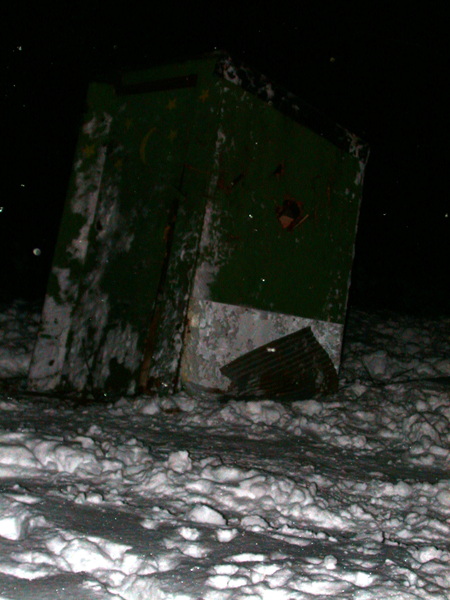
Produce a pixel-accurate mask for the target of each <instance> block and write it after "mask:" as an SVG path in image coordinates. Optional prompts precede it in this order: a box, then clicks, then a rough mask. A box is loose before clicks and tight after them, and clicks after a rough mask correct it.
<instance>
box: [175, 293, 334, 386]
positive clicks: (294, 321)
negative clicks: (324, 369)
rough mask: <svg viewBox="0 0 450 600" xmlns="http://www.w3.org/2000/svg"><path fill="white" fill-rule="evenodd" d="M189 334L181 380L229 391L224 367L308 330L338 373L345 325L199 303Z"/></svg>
mask: <svg viewBox="0 0 450 600" xmlns="http://www.w3.org/2000/svg"><path fill="white" fill-rule="evenodd" d="M188 323H189V325H188V327H189V333H188V335H187V338H186V340H185V350H184V352H183V357H182V366H181V380H182V383H184V384H194V385H196V386H201V387H204V388H216V389H219V390H223V391H225V390H226V389H227V387H228V385H229V383H230V381H229V379H228V378H227V377H224V376H223V375H222V374H221V373H220V368H221V367H223V366H224V365H226V364H227V363H229V362H230V361H232V360H234V359H235V358H237V357H238V356H242V355H243V354H245V353H247V352H250V351H251V350H254V349H255V348H258V347H259V346H262V345H264V344H267V343H269V342H272V341H274V340H277V339H278V338H280V337H283V336H285V335H288V334H289V333H294V332H295V331H298V330H300V329H302V328H303V327H308V326H309V327H311V329H312V331H313V333H314V335H315V337H316V338H317V340H318V342H319V343H320V344H321V346H322V347H323V348H324V349H325V350H326V352H327V353H328V355H329V356H330V358H331V360H332V362H333V364H334V366H335V367H336V369H337V370H338V368H339V361H340V353H341V343H342V336H343V329H344V326H343V325H340V324H338V323H326V322H324V321H316V320H313V319H304V318H302V317H296V316H292V315H283V314H280V313H274V312H269V311H263V310H256V309H252V308H245V307H242V306H233V305H231V304H222V303H219V302H211V301H209V300H204V299H193V300H192V302H191V305H190V309H189V313H188Z"/></svg>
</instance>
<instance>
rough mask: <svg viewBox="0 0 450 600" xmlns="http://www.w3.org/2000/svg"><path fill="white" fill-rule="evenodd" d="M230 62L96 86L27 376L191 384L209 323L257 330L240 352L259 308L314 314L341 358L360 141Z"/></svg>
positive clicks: (287, 319) (289, 319)
mask: <svg viewBox="0 0 450 600" xmlns="http://www.w3.org/2000/svg"><path fill="white" fill-rule="evenodd" d="M233 69H234V67H233V66H232V63H231V62H229V61H228V59H224V56H222V55H213V56H209V57H206V58H203V59H198V60H195V61H186V62H182V63H179V64H175V65H163V66H160V67H157V68H155V69H152V70H150V71H143V72H139V73H129V74H127V75H126V76H124V77H123V78H122V80H121V82H120V84H118V85H115V86H114V85H112V84H107V83H96V84H92V86H91V87H90V89H89V93H88V112H87V115H86V118H85V122H84V125H83V127H82V129H81V132H80V138H79V143H78V146H77V152H76V157H75V161H74V169H73V174H72V178H71V182H70V185H69V192H68V197H67V201H66V205H65V210H64V215H63V220H62V226H61V230H60V235H59V238H58V244H57V248H56V252H55V258H54V263H53V269H52V273H51V276H50V279H49V284H48V291H47V297H46V302H45V305H44V310H43V320H42V328H41V332H40V335H39V339H38V343H37V345H36V350H35V353H34V356H33V360H32V365H31V370H30V377H29V386H30V387H31V388H33V389H40V390H55V389H64V390H77V391H82V390H89V388H91V391H96V392H97V391H102V390H107V391H110V390H111V391H115V392H118V393H120V392H127V393H132V392H134V391H137V390H138V387H139V386H141V387H143V388H147V389H157V390H159V391H164V390H166V391H172V390H174V389H176V388H177V387H179V386H180V385H185V384H186V383H188V382H192V381H193V382H194V383H196V382H195V381H194V380H195V374H194V371H195V369H193V367H192V365H189V364H188V362H189V356H191V357H193V356H194V355H195V354H196V348H198V347H200V346H198V345H199V344H200V345H201V347H202V350H201V353H202V356H204V357H206V356H207V354H208V347H210V348H212V347H213V346H208V344H207V343H206V341H205V340H207V339H208V336H209V335H215V334H214V332H219V330H220V332H221V335H223V336H224V341H223V343H222V342H221V343H222V346H223V348H225V347H226V345H227V344H228V345H230V347H229V348H228V350H224V352H223V356H224V357H225V356H227V357H228V358H229V357H230V356H235V351H237V347H236V348H234V349H233V339H232V338H231V337H230V336H229V335H228V334H227V331H228V332H229V331H230V329H229V326H227V324H226V323H221V324H219V321H221V320H222V319H224V318H227V319H229V320H230V319H231V320H230V323H231V321H233V322H235V323H236V324H239V323H240V324H241V326H242V327H244V329H245V331H246V333H245V335H243V336H242V335H241V336H240V337H239V339H240V341H239V348H240V350H239V351H243V350H244V349H245V348H246V347H248V348H250V347H254V345H255V343H256V340H257V339H259V338H258V335H257V334H255V332H253V333H252V328H254V327H253V326H254V325H255V326H256V325H257V323H258V322H261V321H264V320H265V319H266V320H267V319H268V320H269V321H270V322H271V323H274V324H276V326H275V325H273V326H271V327H269V329H267V335H275V332H279V333H280V335H281V334H285V333H289V332H291V331H292V329H293V328H295V327H299V326H301V325H302V324H303V323H304V322H306V321H307V323H308V325H311V326H312V329H313V331H315V335H316V336H317V335H318V336H319V337H320V339H321V340H322V342H323V343H324V345H325V346H327V344H328V342H326V341H325V340H326V339H327V336H328V338H329V339H330V340H331V342H330V343H329V344H328V346H329V349H328V350H327V351H328V352H329V354H330V356H332V357H334V358H333V360H334V361H335V364H336V357H338V355H339V349H340V342H341V338H342V325H343V322H344V318H345V310H346V302H347V294H348V285H349V275H350V270H351V263H352V258H353V246H354V238H355V234H356V226H357V218H358V211H359V202H360V198H361V190H362V175H363V172H364V166H365V161H366V159H367V152H366V146H364V145H363V144H362V143H361V142H360V141H359V140H358V139H357V138H355V137H354V136H351V134H349V133H348V132H346V131H345V130H342V129H340V128H337V126H333V127H332V126H329V125H327V127H325V129H324V131H326V132H327V135H326V136H324V135H323V133H322V132H320V133H317V131H315V130H314V128H312V129H311V128H308V126H307V124H305V120H306V121H307V120H308V119H310V118H311V113H310V112H308V111H304V110H303V109H302V106H301V103H300V102H297V100H296V99H294V98H293V97H291V96H289V95H286V96H283V95H282V94H281V96H280V95H279V94H278V92H277V90H276V89H275V87H274V86H272V84H269V83H268V82H266V81H265V80H264V79H258V78H254V79H251V76H250V75H249V72H248V71H245V72H244V71H243V70H242V69H234V70H233ZM244 75H245V77H246V78H247V79H246V80H245V81H244V79H245V78H244ZM277 94H278V96H277ZM220 307H227V308H226V310H225V309H222V308H220ZM233 307H234V308H233ZM206 309H207V310H208V311H209V313H208V314H209V317H208V318H209V323H210V325H209V331H207V332H206V333H205V332H204V331H203V330H198V331H197V330H196V334H195V336H194V337H192V331H193V330H194V329H195V326H194V322H197V321H198V317H199V315H198V313H196V311H198V310H206ZM247 309H248V312H245V311H246V310H247ZM242 310H244V313H245V315H244V313H242ZM241 313H242V314H241ZM226 315H228V316H226ZM230 315H231V316H230ZM233 315H235V317H236V318H234V317H233ZM238 315H240V316H238ZM283 315H284V316H283ZM214 319H216V321H217V322H216V323H215V324H214ZM315 323H316V324H317V326H316V328H315V329H314V324H315ZM327 323H329V325H326V324H327ZM261 331H262V330H261ZM241 333H242V332H241ZM205 336H206V337H205ZM245 336H247V337H245ZM252 336H253V337H252ZM194 338H195V343H194V342H193V339H194ZM227 338H230V339H227ZM260 341H261V343H264V342H267V341H269V340H268V339H266V338H265V337H264V336H262V337H261V340H260ZM205 344H206V345H205ZM224 344H225V345H224ZM197 358H198V353H197ZM197 358H196V359H195V360H194V359H193V363H192V364H193V365H194V366H195V368H197V367H198V370H199V371H201V370H202V369H201V365H199V364H198V363H197V362H196V360H197ZM204 360H207V358H204ZM182 364H183V368H181V365H182ZM219 368H220V365H219V364H218V365H217V368H216V367H215V371H216V372H218V370H219ZM207 371H208V370H207V369H206V371H205V372H207ZM186 373H188V374H189V375H188V376H187V375H186ZM186 377H188V379H189V381H188V379H186ZM211 377H212V379H213V380H214V376H211ZM202 382H203V379H202ZM197 383H198V382H197ZM203 383H204V382H203ZM206 383H207V382H206ZM212 383H214V381H213V382H212Z"/></svg>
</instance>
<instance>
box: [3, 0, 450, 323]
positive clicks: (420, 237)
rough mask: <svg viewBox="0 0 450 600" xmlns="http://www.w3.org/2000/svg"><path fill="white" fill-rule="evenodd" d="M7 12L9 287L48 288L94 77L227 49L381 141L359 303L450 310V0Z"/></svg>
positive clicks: (374, 161) (32, 6) (31, 7)
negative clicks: (449, 17)
mask: <svg viewBox="0 0 450 600" xmlns="http://www.w3.org/2000/svg"><path fill="white" fill-rule="evenodd" d="M391 5H392V6H391ZM370 6H372V7H373V8H372V9H370ZM143 7H145V8H143ZM437 7H441V8H440V11H439V10H438V8H437ZM2 12H3V17H2V18H1V24H2V36H1V38H2V39H1V46H2V48H1V50H2V62H3V64H2V67H1V73H2V91H1V101H2V104H3V106H2V140H3V148H4V157H3V160H2V166H3V169H2V178H1V196H0V198H1V200H0V207H1V209H0V210H1V212H0V252H1V269H0V300H2V301H9V300H11V299H13V298H18V297H22V298H26V299H30V300H36V301H41V300H42V299H43V295H44V293H45V285H46V278H47V275H48V271H49V268H50V265H51V260H52V252H53V248H54V244H55V241H56V235H57V229H58V224H59V220H60V217H61V212H62V207H63V203H64V200H65V194H66V189H67V184H68V179H69V176H70V171H71V167H72V159H73V152H74V148H75V143H76V139H77V134H78V128H79V125H80V120H81V117H82V114H83V110H84V98H85V94H86V90H87V86H88V83H89V82H90V81H92V80H95V78H96V77H98V76H100V75H102V74H104V73H105V72H111V71H112V72H114V71H117V70H125V69H127V68H140V67H144V68H145V67H149V66H152V65H153V64H157V63H158V62H162V61H164V62H166V61H168V60H171V59H180V58H184V57H189V56H195V55H198V54H202V53H205V52H210V51H211V50H213V49H215V48H216V49H225V50H227V51H229V52H230V53H231V55H232V56H234V57H235V58H236V59H242V60H244V61H245V62H246V63H247V64H248V65H249V66H250V67H252V68H254V69H255V70H257V71H259V72H262V73H264V74H265V75H267V76H268V77H269V79H271V80H273V81H274V82H276V83H278V84H279V85H281V86H283V87H285V88H287V89H288V90H289V91H291V92H293V93H295V94H297V95H298V96H300V97H301V98H302V99H304V100H305V101H306V102H308V103H310V104H311V105H313V106H315V107H316V108H318V109H319V110H320V111H321V112H323V113H324V114H326V115H327V116H329V117H331V118H332V119H333V120H335V121H336V122H338V123H339V124H341V125H343V126H344V127H346V128H347V129H349V130H350V131H352V132H353V133H356V134H358V135H359V136H361V137H362V138H363V139H365V140H366V141H367V142H368V143H369V144H370V147H371V156H370V159H369V164H368V167H367V170H366V180H365V189H364V198H363V204H362V212H361V219H360V227H359V232H358V238H357V246H356V258H355V266H354V273H353V281H352V289H351V296H350V300H351V303H352V304H354V305H357V306H362V307H365V308H374V309H378V308H388V309H394V310H398V311H402V312H412V313H421V314H427V313H430V314H437V313H447V314H448V313H449V312H450V303H449V302H448V301H447V293H446V290H447V288H450V285H449V283H450V281H449V279H450V276H449V274H450V269H449V267H448V261H449V258H450V252H449V250H450V216H449V215H450V198H449V191H448V173H449V161H448V158H449V152H448V144H449V139H450V138H449V135H448V134H449V132H450V131H449V130H450V128H449V104H448V102H447V97H446V88H447V83H448V82H447V79H448V57H449V53H448V48H447V38H448V20H447V18H446V12H447V11H446V3H442V2H441V3H435V4H434V3H426V4H425V3H423V4H422V5H421V7H420V8H417V7H413V5H412V3H410V4H409V8H408V5H407V4H404V5H403V7H402V8H400V4H399V3H390V4H387V5H382V4H380V3H367V2H363V1H361V2H360V3H359V4H358V5H355V4H353V3H343V2H334V3H331V5H330V6H325V5H324V4H323V3H320V2H304V3H301V2H299V3H296V4H294V5H291V6H289V8H288V5H287V4H285V5H283V3H282V2H277V3H275V2H272V3H261V2H255V3H251V2H250V3H249V2H247V3H245V2H241V3H239V4H233V3H224V2H221V3H215V2H210V3H209V4H207V3H202V4H200V3H189V2H183V3H181V2H171V1H168V2H165V3H156V2H147V3H134V2H132V1H128V2H122V1H120V0H118V1H117V2H115V3H111V5H109V4H108V3H106V2H99V1H98V0H91V2H89V3H86V2H83V1H81V2H70V3H69V2H65V1H60V2H58V3H54V4H53V3H52V4H50V3H45V2H31V1H30V2H17V3H14V4H12V6H11V8H10V9H8V10H7V11H6V12H5V9H2Z"/></svg>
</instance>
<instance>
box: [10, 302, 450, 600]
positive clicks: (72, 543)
mask: <svg viewBox="0 0 450 600" xmlns="http://www.w3.org/2000/svg"><path fill="white" fill-rule="evenodd" d="M37 320H38V317H37V315H36V313H34V312H33V311H30V310H29V309H26V307H24V305H19V304H15V305H13V306H12V307H9V308H7V309H4V310H3V312H2V313H0V334H2V338H1V339H2V342H1V346H0V357H1V361H0V367H1V368H2V369H3V370H2V371H0V372H1V375H2V378H3V379H2V382H1V387H0V390H1V391H0V599H1V600H4V599H8V600H18V599H20V600H28V599H31V598H33V599H35V598H40V599H44V600H45V599H58V598H64V599H66V600H70V599H77V600H78V599H81V600H84V599H86V600H87V599H108V600H149V599H152V600H169V599H170V600H200V599H202V600H223V599H224V600H228V599H230V600H235V599H236V600H312V599H315V600H318V599H325V598H333V599H335V598H337V599H342V600H344V599H346V600H348V599H350V598H352V599H355V600H379V599H380V598H384V599H396V600H413V599H414V600H417V599H421V600H422V599H424V600H431V599H433V600H436V599H438V600H440V599H447V598H448V597H449V596H450V541H449V540H450V465H449V458H450V450H449V448H450V427H449V421H450V399H449V388H450V385H449V383H448V381H449V375H450V336H449V333H450V331H449V330H450V320H448V319H440V320H424V319H421V320H418V319H414V318H411V317H406V316H398V315H368V314H365V313H358V312H353V313H351V315H350V318H349V323H348V328H347V333H346V337H345V340H344V354H343V363H342V372H341V378H340V390H339V392H338V393H337V394H336V395H334V396H332V397H330V398H327V399H320V400H318V399H314V400H308V401H303V402H293V403H291V404H281V403H278V402H274V401H272V400H270V399H267V400H263V401H259V402H256V401H255V402H252V401H249V402H243V401H239V402H238V401H229V402H227V403H224V404H221V403H219V402H218V401H217V400H215V399H214V398H206V397H193V396H188V395H187V394H184V393H180V394H178V395H176V396H172V397H165V398H159V397H148V396H146V397H144V396H142V397H139V398H137V399H132V398H128V397H123V398H120V399H116V400H114V401H112V400H111V401H110V402H109V404H107V405H105V404H92V405H77V404H75V403H73V402H69V401H68V400H65V399H63V398H60V399H55V398H46V397H45V396H36V395H33V396H30V395H28V394H27V393H26V391H25V389H24V379H23V377H24V375H25V374H26V371H27V361H28V362H29V360H30V356H31V351H32V347H33V343H34V338H35V334H36V327H37Z"/></svg>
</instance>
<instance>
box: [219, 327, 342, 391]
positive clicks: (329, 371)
mask: <svg viewBox="0 0 450 600" xmlns="http://www.w3.org/2000/svg"><path fill="white" fill-rule="evenodd" d="M220 371H221V373H222V374H223V375H225V376H226V377H228V378H229V379H231V382H232V383H231V385H230V387H229V389H228V390H227V392H226V397H234V398H249V399H250V398H271V399H285V400H305V399H307V398H313V397H314V396H322V395H327V394H333V393H334V392H336V391H337V388H338V375H337V372H336V369H335V368H334V365H333V363H332V362H331V359H330V357H329V356H328V354H327V352H326V351H325V350H324V349H323V348H322V346H321V345H320V344H319V342H318V341H317V339H316V338H315V336H314V334H313V332H312V331H311V328H310V327H305V328H304V329H301V330H300V331H296V332H295V333H291V334H289V335H286V336H283V337H282V338H279V339H277V340H274V341H273V342H270V343H269V344H265V345H264V346H260V347H259V348H256V349H255V350H252V351H251V352H247V353H246V354H244V355H243V356H240V357H239V358H236V359H235V360H233V361H232V362H230V363H228V364H227V365H224V366H223V367H222V368H221V369H220Z"/></svg>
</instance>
